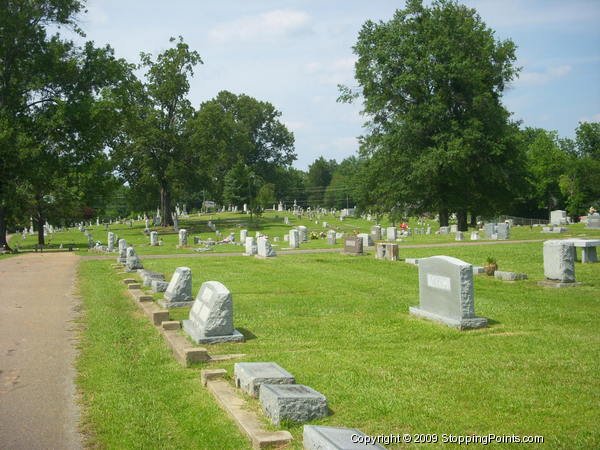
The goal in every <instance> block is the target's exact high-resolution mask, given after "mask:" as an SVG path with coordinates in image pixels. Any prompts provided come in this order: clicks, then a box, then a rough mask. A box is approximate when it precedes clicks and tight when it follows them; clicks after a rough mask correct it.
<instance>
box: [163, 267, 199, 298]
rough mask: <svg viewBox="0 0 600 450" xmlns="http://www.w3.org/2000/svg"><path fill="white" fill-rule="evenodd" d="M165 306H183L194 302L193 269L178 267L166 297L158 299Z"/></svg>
mask: <svg viewBox="0 0 600 450" xmlns="http://www.w3.org/2000/svg"><path fill="white" fill-rule="evenodd" d="M158 303H159V304H160V305H161V306H162V307H163V308H181V307H184V306H190V305H192V304H193V303H194V299H193V297H192V269H190V268H189V267H177V268H176V269H175V272H174V273H173V276H172V277H171V281H169V286H168V287H167V290H166V291H165V294H164V297H163V298H162V299H161V300H159V301H158Z"/></svg>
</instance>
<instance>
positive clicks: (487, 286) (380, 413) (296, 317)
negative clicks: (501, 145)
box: [79, 242, 600, 449]
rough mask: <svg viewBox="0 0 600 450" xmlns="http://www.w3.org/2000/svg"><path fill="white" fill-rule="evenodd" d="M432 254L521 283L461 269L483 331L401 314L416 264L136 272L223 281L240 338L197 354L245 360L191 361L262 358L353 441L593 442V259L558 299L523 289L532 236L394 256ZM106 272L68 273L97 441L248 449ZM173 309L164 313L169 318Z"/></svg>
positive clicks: (298, 430)
mask: <svg viewBox="0 0 600 450" xmlns="http://www.w3.org/2000/svg"><path fill="white" fill-rule="evenodd" d="M435 254H445V255H449V256H454V257H457V258H460V259H463V260H465V261H468V262H470V263H473V264H474V265H483V263H484V261H485V259H486V257H487V256H493V257H495V258H496V259H497V261H498V265H499V270H509V271H517V272H524V273H527V274H528V275H529V280H527V281H519V282H513V283H510V282H502V281H499V280H496V279H494V278H491V277H487V276H485V275H479V276H477V277H476V278H475V309H476V313H477V314H478V315H479V316H483V317H487V318H488V319H489V321H490V327H489V328H487V329H481V330H472V331H463V332H460V331H457V330H454V329H450V328H447V327H445V326H442V325H438V324H435V323H431V322H428V321H425V320H422V319H418V318H415V317H412V316H410V315H409V314H408V307H409V306H414V305H417V304H418V297H419V294H418V281H417V267H415V266H412V265H409V264H406V263H404V262H389V261H381V260H375V259H374V258H373V256H372V255H370V256H364V257H352V256H346V255H342V254H307V255H285V256H283V255H282V256H279V257H277V258H272V259H268V260H258V259H255V258H252V257H229V258H189V259H185V258H184V259H176V260H172V259H171V260H166V259H150V258H144V259H143V263H144V265H145V268H147V269H150V270H156V271H160V272H163V273H165V274H168V277H170V275H171V274H172V272H173V270H174V269H175V267H177V266H188V267H190V268H191V269H192V273H193V277H194V278H193V280H194V281H193V292H194V294H195V293H197V292H198V290H199V288H200V285H201V283H202V282H204V281H208V280H217V281H220V282H222V283H223V284H224V285H225V286H226V287H227V288H229V290H230V291H231V292H232V293H233V300H234V310H235V327H236V328H237V329H238V330H240V331H241V332H242V333H244V334H245V335H246V337H247V342H246V343H243V344H217V345H214V346H210V347H209V351H210V352H211V354H226V353H246V354H247V356H246V357H244V358H242V359H239V360H233V361H228V362H221V363H213V364H205V365H199V367H210V368H218V367H222V368H225V369H227V371H228V373H229V375H232V374H233V364H234V362H236V361H274V362H276V363H278V364H279V365H281V366H282V367H283V368H285V369H286V370H288V371H289V372H291V373H292V374H293V375H295V377H296V380H297V383H299V384H306V385H308V386H311V387H312V388H314V389H316V390H317V391H319V392H321V393H323V394H324V395H325V396H327V398H328V401H329V406H330V408H331V410H332V414H331V415H330V416H328V417H326V418H324V419H321V420H317V421H314V422H313V423H316V424H323V425H331V426H344V427H355V428H358V429H361V430H362V431H364V432H365V433H367V434H369V435H379V434H390V433H394V434H395V433H412V434H414V433H437V434H438V435H439V436H441V435H442V434H444V433H446V434H454V435H470V434H478V435H487V434H489V433H493V434H496V435H499V434H503V435H504V434H506V435H513V434H514V435H536V436H544V440H545V443H546V444H550V447H549V448H593V447H598V446H599V445H600V431H599V430H598V427H597V424H598V423H600V400H599V399H600V379H599V377H598V370H599V369H600V366H599V361H600V345H599V344H600V339H599V333H598V325H599V320H598V318H599V317H600V264H585V265H584V264H581V263H578V264H577V265H576V273H577V280H578V281H580V282H582V283H583V284H584V285H583V286H581V287H575V288H568V289H562V290H559V289H549V288H542V287H539V286H537V285H536V282H537V281H539V280H541V279H542V278H543V267H542V243H541V242H535V243H524V244H511V245H489V246H477V247H449V248H443V249H435V248H422V249H404V250H401V255H400V256H401V257H402V258H404V257H424V256H430V255H435ZM108 266H109V262H107V261H86V262H83V263H82V269H81V275H82V282H81V283H82V294H83V296H84V299H85V306H86V310H87V314H88V316H89V317H88V320H87V329H86V331H85V332H84V341H83V344H82V345H83V354H82V357H81V358H80V362H79V369H80V371H81V372H82V373H81V377H80V381H79V382H80V386H81V388H82V390H83V392H84V400H85V402H86V404H87V405H88V408H87V411H88V413H87V414H86V418H87V420H88V422H89V423H90V426H91V427H92V428H93V429H94V430H96V431H95V435H96V439H97V442H98V443H99V444H101V445H102V446H114V445H115V444H116V443H117V442H119V446H123V447H125V446H126V445H121V442H122V440H123V439H124V440H127V439H131V442H134V441H133V440H134V439H135V442H136V446H139V445H140V439H145V438H144V437H143V436H146V434H147V435H148V436H151V437H149V438H148V442H153V443H154V444H156V443H160V444H161V445H163V444H164V445H165V446H169V445H170V443H171V442H173V441H175V442H176V444H177V445H178V446H179V447H186V446H187V445H185V444H182V442H184V443H185V442H191V441H189V440H188V441H185V439H195V444H194V445H192V447H194V446H196V447H200V448H204V442H206V448H210V447H211V445H209V444H208V442H209V441H205V439H213V441H211V442H219V447H222V448H225V447H226V445H231V446H232V447H236V448H248V447H249V444H248V443H247V442H245V441H243V438H242V437H240V435H239V433H238V432H237V430H236V429H235V427H234V426H233V425H232V424H231V422H229V420H228V419H226V418H225V417H224V414H223V413H221V412H220V410H219V409H218V407H217V406H216V404H215V403H214V401H213V400H212V398H211V397H210V396H209V394H208V393H207V392H206V391H205V390H203V389H202V388H200V384H199V382H198V381H197V378H198V372H197V368H196V369H181V368H179V367H178V366H177V365H176V363H175V362H174V360H172V357H171V356H170V355H169V354H168V351H167V349H166V346H165V345H164V344H163V343H162V342H161V340H160V338H159V335H158V333H157V332H156V331H155V330H153V327H152V326H151V325H150V324H149V322H148V321H147V320H146V319H143V318H141V317H140V316H139V314H137V313H136V312H135V307H134V306H132V305H131V300H129V299H128V298H127V297H125V296H124V295H126V294H123V292H124V286H123V285H122V284H121V283H120V282H119V281H117V278H118V276H116V275H115V274H114V271H113V269H109V267H108ZM121 277H124V276H121ZM130 305H131V306H130ZM187 314H188V310H186V309H178V310H172V312H171V318H172V319H174V320H182V319H185V318H187ZM253 404H254V407H256V408H257V409H258V403H257V402H256V401H253ZM265 423H266V422H265ZM269 427H270V425H269ZM286 428H287V429H289V430H290V432H291V433H292V434H293V435H294V438H295V440H294V443H293V445H292V448H298V449H299V448H301V437H302V426H300V425H297V424H287V425H286ZM171 439H172V440H171ZM179 439H184V441H179ZM240 440H241V441H240ZM239 442H244V444H243V445H241V446H240V445H239ZM176 444H175V443H174V444H173V445H176ZM389 447H390V448H398V447H394V446H389Z"/></svg>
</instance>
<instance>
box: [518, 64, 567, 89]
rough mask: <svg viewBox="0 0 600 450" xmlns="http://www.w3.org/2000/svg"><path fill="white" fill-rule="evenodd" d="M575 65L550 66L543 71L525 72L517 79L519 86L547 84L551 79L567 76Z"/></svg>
mask: <svg viewBox="0 0 600 450" xmlns="http://www.w3.org/2000/svg"><path fill="white" fill-rule="evenodd" d="M572 70H573V67H571V66H567V65H563V66H556V67H550V68H548V69H546V70H544V71H543V72H523V73H521V74H520V75H519V78H518V79H517V80H516V81H515V85H517V86H539V85H541V84H546V83H548V82H550V81H553V80H556V79H558V78H562V77H565V76H567V75H568V74H569V73H571V71H572Z"/></svg>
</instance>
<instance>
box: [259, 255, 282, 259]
mask: <svg viewBox="0 0 600 450" xmlns="http://www.w3.org/2000/svg"><path fill="white" fill-rule="evenodd" d="M276 256H277V255H269V256H262V255H254V257H255V258H257V259H269V258H275V257H276Z"/></svg>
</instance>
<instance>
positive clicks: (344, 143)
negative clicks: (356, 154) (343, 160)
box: [333, 137, 358, 150]
mask: <svg viewBox="0 0 600 450" xmlns="http://www.w3.org/2000/svg"><path fill="white" fill-rule="evenodd" d="M333 146H334V147H336V148H338V149H340V150H358V139H357V138H355V137H341V138H336V139H334V140H333Z"/></svg>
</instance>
